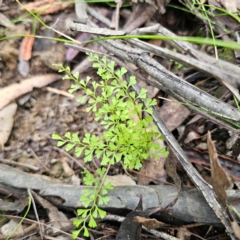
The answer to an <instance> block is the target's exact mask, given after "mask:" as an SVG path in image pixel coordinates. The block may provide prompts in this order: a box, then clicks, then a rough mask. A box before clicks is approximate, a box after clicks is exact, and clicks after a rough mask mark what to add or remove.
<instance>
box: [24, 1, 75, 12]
mask: <svg viewBox="0 0 240 240" xmlns="http://www.w3.org/2000/svg"><path fill="white" fill-rule="evenodd" d="M72 5H73V3H72V2H71V1H62V0H42V1H36V2H31V3H28V4H24V5H23V7H24V8H27V9H28V10H29V11H31V12H36V13H40V14H41V15H46V14H51V13H56V12H58V11H60V10H64V9H66V8H68V7H71V6H72Z"/></svg>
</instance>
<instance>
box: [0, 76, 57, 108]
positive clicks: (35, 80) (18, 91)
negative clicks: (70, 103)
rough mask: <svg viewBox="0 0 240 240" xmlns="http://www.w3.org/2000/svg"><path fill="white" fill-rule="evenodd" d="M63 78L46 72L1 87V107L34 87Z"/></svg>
mask: <svg viewBox="0 0 240 240" xmlns="http://www.w3.org/2000/svg"><path fill="white" fill-rule="evenodd" d="M59 79H61V75H59V74H46V75H41V76H35V77H32V78H29V79H26V80H24V81H22V82H20V83H14V84H12V85H10V86H7V87H5V88H2V89H0V109H2V108H3V107H5V106H6V105H7V104H9V103H10V102H12V101H13V100H14V99H16V98H18V97H20V96H22V95H23V94H25V93H28V92H31V91H32V90H33V88H41V87H44V86H46V85H48V84H50V83H53V82H55V81H57V80H59Z"/></svg>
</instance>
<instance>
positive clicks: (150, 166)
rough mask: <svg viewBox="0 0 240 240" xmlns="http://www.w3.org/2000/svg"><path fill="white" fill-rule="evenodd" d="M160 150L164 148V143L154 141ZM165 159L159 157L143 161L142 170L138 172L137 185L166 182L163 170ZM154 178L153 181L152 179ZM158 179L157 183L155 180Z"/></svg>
mask: <svg viewBox="0 0 240 240" xmlns="http://www.w3.org/2000/svg"><path fill="white" fill-rule="evenodd" d="M156 142H157V143H158V144H159V145H160V146H161V148H166V146H165V145H164V142H163V141H161V140H158V141H156ZM165 161H166V157H164V156H162V155H160V156H159V159H154V160H153V159H149V160H148V161H145V162H144V164H143V166H142V168H141V169H140V171H139V173H140V174H139V175H138V184H139V185H148V184H149V183H150V182H154V183H155V184H159V183H161V181H162V180H164V181H165V180H166V171H165V169H164V164H165ZM149 177H152V178H149ZM153 178H155V180H154V179H153ZM157 179H159V181H158V180H157Z"/></svg>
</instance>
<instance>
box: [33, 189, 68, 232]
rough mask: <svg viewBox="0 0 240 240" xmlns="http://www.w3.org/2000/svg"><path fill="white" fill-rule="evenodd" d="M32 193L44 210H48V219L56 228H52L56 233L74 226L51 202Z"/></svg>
mask: <svg viewBox="0 0 240 240" xmlns="http://www.w3.org/2000/svg"><path fill="white" fill-rule="evenodd" d="M31 193H32V195H33V196H34V198H35V199H36V200H37V201H38V202H39V203H40V204H41V205H42V206H43V208H45V209H47V210H48V211H47V212H48V217H49V220H50V221H51V222H52V223H51V225H52V226H53V227H54V228H52V231H53V232H54V233H56V232H58V230H64V229H65V228H68V227H69V226H71V225H72V223H71V222H70V220H69V219H68V218H67V217H66V216H65V215H64V214H63V213H62V212H61V211H59V210H58V209H57V208H56V207H55V206H53V205H52V204H51V203H50V202H48V201H47V200H45V199H44V198H42V197H41V196H40V195H38V194H36V193H35V192H34V191H31Z"/></svg>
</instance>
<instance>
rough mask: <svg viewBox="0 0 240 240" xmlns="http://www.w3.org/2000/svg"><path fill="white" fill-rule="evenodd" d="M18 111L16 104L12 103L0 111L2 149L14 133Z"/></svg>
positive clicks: (0, 141) (0, 142) (0, 147)
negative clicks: (13, 128) (12, 132)
mask: <svg viewBox="0 0 240 240" xmlns="http://www.w3.org/2000/svg"><path fill="white" fill-rule="evenodd" d="M16 111H17V104H16V103H10V104H9V105H7V106H6V107H4V108H3V109H1V110H0V149H2V148H3V147H4V144H5V143H6V142H7V140H8V138H9V135H10V133H11V131H12V127H13V123H14V115H15V113H16Z"/></svg>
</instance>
